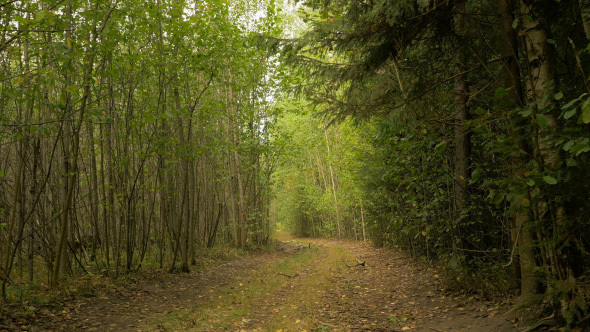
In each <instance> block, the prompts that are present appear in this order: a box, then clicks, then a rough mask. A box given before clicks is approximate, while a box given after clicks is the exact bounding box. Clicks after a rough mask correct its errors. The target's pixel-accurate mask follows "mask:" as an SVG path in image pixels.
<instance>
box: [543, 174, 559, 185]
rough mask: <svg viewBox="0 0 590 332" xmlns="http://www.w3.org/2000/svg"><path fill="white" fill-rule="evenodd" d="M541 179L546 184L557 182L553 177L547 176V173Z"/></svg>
mask: <svg viewBox="0 0 590 332" xmlns="http://www.w3.org/2000/svg"><path fill="white" fill-rule="evenodd" d="M543 181H545V182H546V183H547V184H557V180H556V179H555V178H554V177H552V176H549V175H545V176H544V177H543Z"/></svg>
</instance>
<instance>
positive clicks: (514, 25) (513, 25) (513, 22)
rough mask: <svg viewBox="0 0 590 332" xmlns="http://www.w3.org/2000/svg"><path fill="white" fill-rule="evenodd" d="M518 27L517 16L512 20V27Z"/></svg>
mask: <svg viewBox="0 0 590 332" xmlns="http://www.w3.org/2000/svg"><path fill="white" fill-rule="evenodd" d="M517 27H518V17H517V18H515V19H514V21H512V29H516V28H517Z"/></svg>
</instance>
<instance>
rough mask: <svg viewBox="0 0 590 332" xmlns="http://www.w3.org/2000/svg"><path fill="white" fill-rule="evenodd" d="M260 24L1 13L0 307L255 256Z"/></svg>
mask: <svg viewBox="0 0 590 332" xmlns="http://www.w3.org/2000/svg"><path fill="white" fill-rule="evenodd" d="M273 10H274V9H273V6H272V4H271V3H270V2H264V3H260V4H258V7H255V6H253V5H249V4H246V3H238V2H231V3H230V2H226V1H213V2H187V1H182V0H172V1H167V0H153V1H147V2H146V1H78V0H67V1H58V2H48V1H42V0H41V1H9V2H6V3H4V4H1V5H0V109H1V110H2V111H0V153H1V155H2V156H3V157H2V158H1V159H0V188H2V190H0V257H1V259H0V266H1V268H0V282H1V283H2V298H3V299H5V300H6V299H12V298H14V297H15V294H16V292H18V290H19V289H21V288H23V287H26V286H27V285H29V286H34V285H37V284H38V283H40V282H46V283H49V284H52V285H54V286H58V285H59V284H60V283H61V281H62V280H63V279H64V277H65V276H66V275H68V274H72V273H77V272H87V273H103V274H107V275H111V276H116V275H119V274H120V273H122V272H123V271H133V270H137V269H139V268H140V267H141V266H142V264H155V265H158V264H159V266H160V267H163V266H164V265H167V267H168V268H170V269H171V270H175V269H177V265H179V269H180V270H182V271H188V270H189V267H190V265H191V264H193V265H194V264H195V263H196V261H197V259H196V258H197V255H198V254H197V252H198V250H199V249H200V248H205V247H212V246H213V245H214V244H215V243H218V242H233V243H234V244H235V245H236V246H239V247H245V246H246V245H247V244H248V243H259V244H260V243H264V242H266V241H267V239H268V236H269V224H268V203H267V202H268V199H269V176H270V170H269V168H270V167H272V165H273V163H274V158H275V157H274V155H273V154H272V151H271V148H270V146H269V145H270V141H269V138H268V137H269V135H270V130H271V129H272V123H273V117H272V114H270V109H269V108H268V107H267V104H268V100H269V96H270V95H271V94H272V93H273V89H275V88H273V87H272V85H273V84H274V83H273V82H272V80H270V78H271V77H272V76H271V75H272V74H269V73H268V68H269V63H268V61H267V60H266V58H265V56H264V55H263V54H262V52H261V51H259V50H258V49H256V48H255V47H252V43H253V39H252V38H251V35H252V34H253V33H254V32H256V31H258V32H261V31H271V30H273V29H274V28H273V19H274V18H273V17H275V16H274V13H273ZM256 12H260V13H264V14H263V15H261V16H262V18H261V19H258V20H255V19H254V18H253V16H254V15H253V13H256ZM275 30H276V29H275ZM236 225H237V226H236ZM15 270H16V271H15ZM16 272H18V273H17V274H16V275H15V273H16ZM25 275H26V277H25Z"/></svg>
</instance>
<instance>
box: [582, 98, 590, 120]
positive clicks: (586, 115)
mask: <svg viewBox="0 0 590 332" xmlns="http://www.w3.org/2000/svg"><path fill="white" fill-rule="evenodd" d="M581 118H582V122H584V123H586V124H587V123H590V98H588V99H586V101H585V102H584V103H583V104H582V117H581Z"/></svg>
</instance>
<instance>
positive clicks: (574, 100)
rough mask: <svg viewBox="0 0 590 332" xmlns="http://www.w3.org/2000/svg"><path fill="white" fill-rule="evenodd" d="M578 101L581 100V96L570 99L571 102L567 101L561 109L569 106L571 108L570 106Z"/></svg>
mask: <svg viewBox="0 0 590 332" xmlns="http://www.w3.org/2000/svg"><path fill="white" fill-rule="evenodd" d="M578 101H580V99H579V98H576V99H573V100H570V102H569V103H567V104H565V105H563V106H561V109H562V110H565V109H568V108H570V107H571V106H572V105H573V104H575V103H577V102H578Z"/></svg>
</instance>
